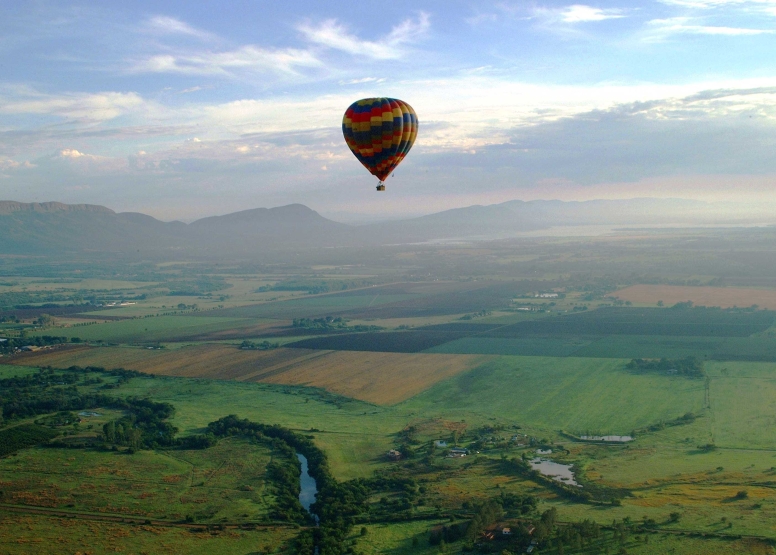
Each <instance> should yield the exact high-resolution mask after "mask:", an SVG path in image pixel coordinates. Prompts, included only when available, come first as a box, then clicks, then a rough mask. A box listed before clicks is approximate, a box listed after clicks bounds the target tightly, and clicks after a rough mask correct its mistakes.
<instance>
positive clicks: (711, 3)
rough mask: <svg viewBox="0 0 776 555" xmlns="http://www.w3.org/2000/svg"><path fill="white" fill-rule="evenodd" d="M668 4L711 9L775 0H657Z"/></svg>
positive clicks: (772, 4)
mask: <svg viewBox="0 0 776 555" xmlns="http://www.w3.org/2000/svg"><path fill="white" fill-rule="evenodd" d="M659 1H660V2H661V3H663V4H668V5H670V6H681V7H684V8H698V9H704V10H707V9H711V8H721V7H725V6H776V1H775V0H659Z"/></svg>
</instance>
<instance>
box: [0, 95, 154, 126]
mask: <svg viewBox="0 0 776 555" xmlns="http://www.w3.org/2000/svg"><path fill="white" fill-rule="evenodd" d="M142 105H143V99H142V98H141V97H140V95H138V94H137V93H134V92H130V93H122V92H102V93H95V94H88V93H73V94H61V95H47V94H42V93H37V92H34V91H31V90H28V91H26V93H25V94H23V95H21V96H20V97H16V98H15V99H8V98H3V97H0V112H1V113H6V114H48V115H54V116H60V117H64V118H68V119H77V120H90V121H100V120H110V119H114V118H116V117H118V116H120V115H122V114H125V113H127V112H129V111H131V110H135V109H138V108H140V107H141V106H142Z"/></svg>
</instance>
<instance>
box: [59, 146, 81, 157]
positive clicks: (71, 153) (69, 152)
mask: <svg viewBox="0 0 776 555" xmlns="http://www.w3.org/2000/svg"><path fill="white" fill-rule="evenodd" d="M82 156H86V154H84V153H83V152H79V151H77V150H76V149H74V148H65V149H63V150H60V151H59V157H60V158H81V157H82Z"/></svg>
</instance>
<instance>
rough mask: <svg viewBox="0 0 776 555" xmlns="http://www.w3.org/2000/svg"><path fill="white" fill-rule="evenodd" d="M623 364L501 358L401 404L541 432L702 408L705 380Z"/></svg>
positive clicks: (612, 425) (625, 425) (613, 428)
mask: <svg viewBox="0 0 776 555" xmlns="http://www.w3.org/2000/svg"><path fill="white" fill-rule="evenodd" d="M625 362H626V361H624V360H612V359H590V358H550V357H500V358H498V359H496V360H494V361H492V362H489V363H486V364H484V365H482V366H480V367H478V368H476V369H475V370H472V371H471V372H468V373H467V374H464V375H461V376H458V377H455V378H452V379H450V380H447V381H445V382H442V383H440V384H438V385H436V386H434V387H432V388H431V389H429V390H428V391H426V392H424V393H421V394H420V395H418V396H417V397H414V398H413V399H410V400H409V401H407V402H406V403H403V404H402V405H400V406H401V407H402V408H403V409H404V410H411V411H419V412H422V411H423V410H424V407H434V412H435V413H436V414H439V415H441V416H443V417H445V416H449V417H454V415H463V414H466V413H474V414H477V415H481V416H483V417H486V418H487V417H490V418H497V419H499V420H501V421H510V422H514V423H520V424H533V425H540V426H542V427H545V428H547V429H554V430H558V429H566V430H573V431H585V430H597V431H607V432H610V433H628V432H630V431H631V430H633V429H634V428H638V427H642V426H645V425H648V424H651V423H654V422H656V421H658V420H661V419H664V420H670V419H673V418H676V417H678V416H681V415H682V414H684V413H685V412H688V411H699V410H700V409H701V408H702V405H703V394H704V390H703V381H702V380H689V379H686V378H680V377H672V376H663V375H638V374H633V373H630V372H627V371H625V370H624V365H625Z"/></svg>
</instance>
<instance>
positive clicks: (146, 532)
mask: <svg viewBox="0 0 776 555" xmlns="http://www.w3.org/2000/svg"><path fill="white" fill-rule="evenodd" d="M0 515H2V518H0V551H2V552H3V553H13V554H14V555H38V554H40V553H46V554H47V555H73V554H81V555H86V554H87V553H91V554H94V555H98V554H99V555H102V554H105V553H116V552H120V553H121V552H124V553H137V554H140V555H144V554H145V555H150V554H155V555H156V554H160V555H162V554H167V553H169V554H175V555H233V554H235V553H239V554H245V553H288V554H289V555H290V551H288V550H281V546H282V545H284V544H287V542H288V540H289V539H290V538H291V537H292V536H293V535H294V534H295V532H294V531H293V530H291V529H283V528H276V529H272V530H264V529H259V530H254V531H242V530H226V531H219V532H213V533H210V532H206V531H199V532H194V531H192V530H189V529H181V528H165V527H160V526H133V525H127V524H119V523H105V522H95V521H90V520H79V519H77V518H57V517H49V516H44V515H35V516H28V515H21V514H17V513H12V512H7V511H4V510H3V509H2V508H0Z"/></svg>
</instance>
